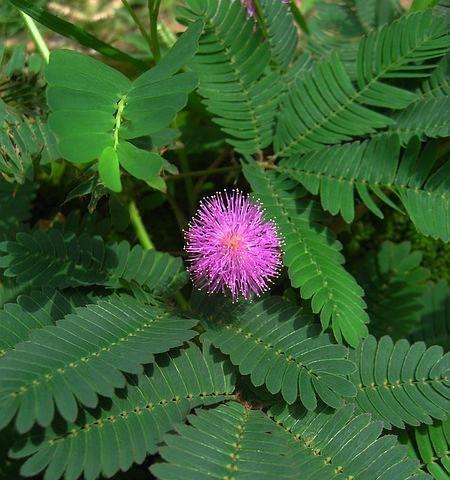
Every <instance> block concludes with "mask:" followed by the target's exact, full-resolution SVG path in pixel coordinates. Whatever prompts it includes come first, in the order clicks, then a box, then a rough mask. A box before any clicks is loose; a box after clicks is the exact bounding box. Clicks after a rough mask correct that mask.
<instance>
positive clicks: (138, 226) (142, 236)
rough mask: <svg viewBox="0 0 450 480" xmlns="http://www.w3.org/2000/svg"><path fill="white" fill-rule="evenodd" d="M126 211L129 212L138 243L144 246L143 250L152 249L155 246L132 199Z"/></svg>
mask: <svg viewBox="0 0 450 480" xmlns="http://www.w3.org/2000/svg"><path fill="white" fill-rule="evenodd" d="M128 211H129V213H130V220H131V224H132V225H133V228H134V231H135V233H136V236H137V238H138V240H139V242H140V244H141V245H142V246H143V247H144V248H145V250H153V249H154V248H155V246H154V245H153V242H152V240H151V238H150V235H149V233H148V232H147V229H146V228H145V226H144V223H143V222H142V218H141V214H140V213H139V210H138V208H137V205H136V202H135V201H134V200H132V201H131V202H130V204H129V205H128Z"/></svg>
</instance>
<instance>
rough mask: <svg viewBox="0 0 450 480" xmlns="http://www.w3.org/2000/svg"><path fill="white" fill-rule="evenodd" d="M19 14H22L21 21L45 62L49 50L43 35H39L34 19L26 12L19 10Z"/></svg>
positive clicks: (48, 56)
mask: <svg viewBox="0 0 450 480" xmlns="http://www.w3.org/2000/svg"><path fill="white" fill-rule="evenodd" d="M19 12H20V15H22V18H23V21H24V23H25V25H26V27H27V29H28V31H29V32H30V35H31V37H32V38H33V42H34V44H35V45H36V48H37V50H38V52H39V53H40V54H41V57H42V58H43V59H44V60H45V62H46V63H48V62H49V60H50V50H49V49H48V47H47V44H46V43H45V40H44V37H43V36H42V35H41V32H40V31H39V29H38V28H37V25H36V23H35V22H34V20H33V19H32V18H31V17H29V16H28V15H27V14H26V13H24V12H22V10H19Z"/></svg>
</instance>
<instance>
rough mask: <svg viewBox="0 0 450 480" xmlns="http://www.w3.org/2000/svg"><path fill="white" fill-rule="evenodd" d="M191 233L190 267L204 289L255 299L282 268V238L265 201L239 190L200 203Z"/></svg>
mask: <svg viewBox="0 0 450 480" xmlns="http://www.w3.org/2000/svg"><path fill="white" fill-rule="evenodd" d="M185 237H186V252H187V254H188V269H189V271H190V273H191V276H192V278H193V281H194V283H195V284H196V286H197V287H198V288H199V289H206V290H207V291H208V293H216V292H222V293H224V294H226V295H231V297H232V299H233V301H236V300H238V298H239V297H244V298H245V299H247V300H251V299H252V298H253V297H254V296H255V295H256V296H259V295H261V293H263V292H264V291H266V290H267V289H268V285H269V283H271V282H272V281H273V279H275V278H276V277H277V276H278V275H279V272H280V269H281V266H282V262H281V244H282V242H281V238H280V236H279V235H278V233H277V230H276V227H275V225H274V223H273V222H272V221H267V220H265V219H264V212H263V209H262V207H261V205H260V204H259V203H256V202H253V201H252V200H250V198H249V197H248V195H244V194H243V193H241V192H239V191H237V190H233V191H232V192H231V193H228V192H224V193H218V194H216V195H214V196H212V197H208V198H206V199H205V200H203V201H202V202H201V204H200V208H199V210H198V212H197V214H196V215H195V216H194V218H193V220H192V222H191V223H190V225H189V229H188V231H187V232H186V233H185Z"/></svg>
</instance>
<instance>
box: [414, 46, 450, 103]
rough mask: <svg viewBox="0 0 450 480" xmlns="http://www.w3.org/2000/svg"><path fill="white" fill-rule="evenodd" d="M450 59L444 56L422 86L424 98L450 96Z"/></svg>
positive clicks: (421, 91) (421, 93)
mask: <svg viewBox="0 0 450 480" xmlns="http://www.w3.org/2000/svg"><path fill="white" fill-rule="evenodd" d="M449 79H450V61H449V57H448V55H447V57H444V58H443V59H442V60H441V61H440V62H439V65H438V66H437V68H436V69H435V70H434V71H433V73H432V74H431V75H430V77H428V78H427V79H426V80H424V81H423V83H422V85H421V86H420V95H421V97H422V98H423V99H425V98H432V97H445V96H447V97H449V96H450V80H449Z"/></svg>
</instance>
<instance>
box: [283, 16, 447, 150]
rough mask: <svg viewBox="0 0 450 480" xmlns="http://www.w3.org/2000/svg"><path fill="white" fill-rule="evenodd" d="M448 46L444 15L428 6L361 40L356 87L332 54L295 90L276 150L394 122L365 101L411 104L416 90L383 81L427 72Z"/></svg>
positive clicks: (310, 146) (330, 140) (320, 142)
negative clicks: (407, 89)
mask: <svg viewBox="0 0 450 480" xmlns="http://www.w3.org/2000/svg"><path fill="white" fill-rule="evenodd" d="M449 45H450V37H449V36H448V35H447V29H446V25H445V21H444V18H442V17H439V16H434V15H433V14H432V12H430V11H426V12H418V13H414V14H411V15H407V16H403V17H401V18H400V19H399V20H397V21H395V22H393V23H392V24H390V25H387V26H384V27H383V28H381V29H380V30H375V31H373V32H371V33H370V34H369V35H368V36H367V38H366V39H364V40H363V41H362V42H360V44H359V50H358V60H357V86H354V85H353V84H352V83H351V80H350V77H349V76H348V74H347V72H346V71H345V69H344V67H343V64H342V61H341V60H340V59H339V57H338V56H337V55H336V54H331V56H330V57H329V58H327V59H325V60H323V61H321V62H319V63H317V64H316V65H315V66H314V67H313V69H312V71H311V72H310V73H309V74H308V75H305V76H304V77H303V78H302V79H301V80H299V81H298V82H297V89H296V90H293V91H292V92H291V95H290V96H289V103H288V104H287V106H286V108H285V109H284V110H283V112H282V115H281V116H280V122H279V123H278V126H277V133H276V135H275V149H276V152H277V154H278V155H280V156H290V155H292V154H294V153H302V152H305V151H308V150H316V149H318V148H320V147H321V146H323V145H329V144H334V143H341V142H342V141H347V140H349V139H351V137H354V136H360V135H366V134H370V133H374V132H375V131H376V129H379V128H383V127H386V126H390V125H392V124H393V120H392V119H390V118H388V117H386V116H385V115H381V114H380V113H378V112H375V111H374V110H369V109H367V108H366V107H365V106H363V105H369V106H375V107H387V108H394V109H403V108H405V107H407V106H408V105H409V104H410V103H412V102H413V101H414V100H416V99H417V95H416V94H414V93H413V92H409V91H406V90H403V89H400V88H398V87H394V86H393V85H389V84H387V83H385V82H382V80H388V79H390V78H410V77H413V78H416V77H426V76H429V75H430V73H431V71H430V70H431V69H433V68H434V65H433V64H430V63H429V62H428V61H429V60H432V59H437V58H440V57H442V56H443V55H445V54H446V52H447V50H448V47H449ZM379 52H383V55H381V54H379ZM305 112H308V114H307V115H305Z"/></svg>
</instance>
